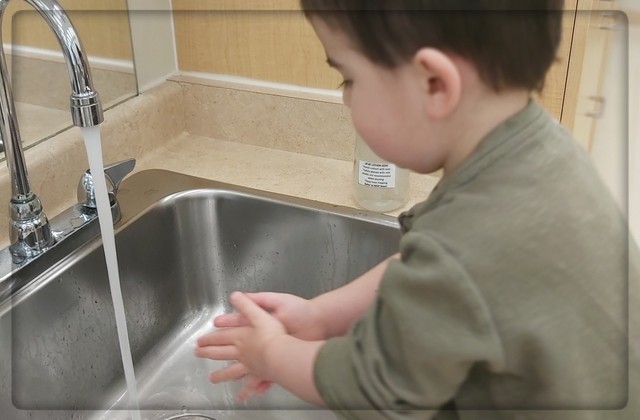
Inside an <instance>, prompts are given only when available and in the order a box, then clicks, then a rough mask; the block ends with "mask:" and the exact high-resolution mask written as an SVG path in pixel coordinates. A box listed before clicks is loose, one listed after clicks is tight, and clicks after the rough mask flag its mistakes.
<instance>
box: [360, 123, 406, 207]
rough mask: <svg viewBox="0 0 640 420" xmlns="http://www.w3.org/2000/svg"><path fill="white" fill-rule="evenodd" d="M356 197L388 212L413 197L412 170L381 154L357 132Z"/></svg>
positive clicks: (364, 204)
mask: <svg viewBox="0 0 640 420" xmlns="http://www.w3.org/2000/svg"><path fill="white" fill-rule="evenodd" d="M353 197H354V199H355V200H356V203H357V204H358V205H359V206H361V207H362V208H364V209H367V210H373V211H378V212H387V211H391V210H395V209H397V208H400V207H402V206H403V205H405V204H406V203H407V201H408V200H409V170H407V169H402V168H399V167H397V166H396V165H394V164H393V163H389V162H387V161H385V160H383V159H381V158H379V157H378V156H377V155H376V154H375V153H374V152H373V151H372V150H371V149H370V148H369V146H367V143H365V142H364V140H362V138H361V137H360V136H359V135H357V134H356V146H355V157H354V162H353Z"/></svg>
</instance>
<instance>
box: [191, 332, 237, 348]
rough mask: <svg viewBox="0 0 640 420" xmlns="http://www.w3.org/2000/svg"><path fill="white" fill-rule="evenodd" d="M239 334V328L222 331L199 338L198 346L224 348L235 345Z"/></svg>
mask: <svg viewBox="0 0 640 420" xmlns="http://www.w3.org/2000/svg"><path fill="white" fill-rule="evenodd" d="M238 332H239V328H228V329H220V330H216V331H213V332H210V333H207V334H204V335H202V336H200V337H199V338H198V340H197V341H196V345H197V346H198V347H206V346H224V345H227V344H233V343H234V341H235V339H236V337H237V335H238Z"/></svg>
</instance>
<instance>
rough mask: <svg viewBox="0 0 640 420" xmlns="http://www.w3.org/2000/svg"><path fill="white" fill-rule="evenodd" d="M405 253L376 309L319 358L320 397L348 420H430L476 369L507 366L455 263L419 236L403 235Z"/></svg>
mask: <svg viewBox="0 0 640 420" xmlns="http://www.w3.org/2000/svg"><path fill="white" fill-rule="evenodd" d="M400 251H401V259H400V260H399V261H395V262H392V263H391V264H390V265H389V267H388V269H387V271H386V272H385V273H384V275H383V279H382V282H381V284H380V290H379V293H378V298H377V299H376V302H375V303H374V305H373V306H372V307H371V308H370V310H369V311H368V312H367V313H366V314H365V316H364V317H363V318H362V319H361V320H359V321H358V322H357V323H356V325H355V326H354V327H353V328H352V330H351V331H350V332H349V334H348V335H346V336H345V337H340V338H335V339H331V340H329V341H327V343H326V344H325V345H324V346H323V348H322V349H321V350H320V352H319V354H318V357H317V359H316V362H315V365H314V380H315V384H316V386H317V388H318V392H319V393H320V395H321V396H322V398H323V399H324V401H325V402H326V403H327V405H328V406H329V407H331V408H332V409H333V410H335V411H336V412H338V413H339V415H340V416H342V417H343V418H350V419H375V418H390V419H410V418H420V419H429V418H432V417H433V416H434V415H435V414H436V413H437V411H438V409H439V408H440V407H442V406H444V405H445V404H447V403H448V402H450V401H451V400H452V399H453V398H454V397H455V395H456V393H457V390H458V389H459V387H460V386H461V384H462V383H463V382H464V381H465V379H466V377H467V375H468V373H469V370H470V369H471V368H472V367H473V366H474V365H475V364H478V363H485V364H486V365H487V366H492V367H493V368H496V369H499V367H500V366H501V365H503V361H502V359H503V354H502V347H501V345H500V342H499V339H498V336H497V333H496V330H495V326H494V324H493V322H492V321H491V317H490V313H489V311H488V309H487V307H486V304H485V302H484V301H483V299H482V296H481V295H480V293H479V291H478V290H477V288H476V286H475V285H474V283H473V281H472V279H470V278H469V276H468V275H467V273H466V272H465V270H464V269H463V268H462V267H461V266H460V265H459V264H458V262H457V261H456V260H455V258H453V256H452V255H450V253H448V252H447V251H446V250H445V248H444V247H443V246H442V245H440V244H439V243H438V242H437V241H435V240H434V239H433V238H431V237H429V236H428V235H425V234H421V233H411V232H409V233H406V234H405V235H404V236H403V238H402V241H401V244H400ZM371 410H374V411H371Z"/></svg>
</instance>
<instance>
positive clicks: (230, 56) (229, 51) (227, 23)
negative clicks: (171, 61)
mask: <svg viewBox="0 0 640 420" xmlns="http://www.w3.org/2000/svg"><path fill="white" fill-rule="evenodd" d="M173 4H174V8H175V11H174V24H175V30H176V48H177V52H178V65H179V68H180V70H183V71H196V72H205V73H221V74H231V75H236V76H245V77H250V78H254V79H259V80H269V81H275V82H283V83H291V84H297V85H302V86H312V87H322V88H335V87H336V86H338V84H339V83H340V81H341V79H340V76H339V75H338V73H337V72H336V71H335V70H332V69H330V68H329V67H328V66H326V65H325V64H324V62H325V59H326V56H325V52H324V48H323V47H322V44H321V43H320V41H318V39H317V38H316V36H315V34H314V33H313V30H312V29H311V26H310V25H309V24H308V22H307V21H306V20H305V18H304V16H303V14H302V12H301V11H300V9H299V7H298V6H297V2H292V1H264V2H260V3H259V4H260V8H254V9H249V8H248V6H247V4H245V2H229V1H220V0H214V1H206V2H204V1H195V0H174V2H173ZM227 6H234V7H235V8H234V7H227ZM286 6H295V7H294V8H293V10H291V9H292V7H288V8H287V7H286ZM260 9H261V10H260ZM269 9H270V10H269Z"/></svg>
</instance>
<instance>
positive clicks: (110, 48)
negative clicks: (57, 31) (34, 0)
mask: <svg viewBox="0 0 640 420" xmlns="http://www.w3.org/2000/svg"><path fill="white" fill-rule="evenodd" d="M59 2H60V4H61V5H62V7H63V8H64V9H65V10H66V11H67V12H68V13H69V17H70V19H71V21H72V22H73V25H74V26H75V27H76V30H77V31H78V34H79V36H80V40H81V41H82V44H83V46H84V47H85V49H86V51H87V54H89V55H94V56H99V57H105V58H114V59H123V60H131V58H132V53H131V35H130V30H129V18H128V16H127V12H126V10H127V4H126V0H101V1H95V0H59ZM2 39H3V41H4V42H10V43H12V44H15V45H24V46H29V47H37V48H45V49H51V50H56V51H58V50H59V49H60V47H59V45H58V41H57V40H56V38H55V36H54V35H53V33H52V32H51V29H50V28H49V26H48V25H47V24H46V23H45V22H44V20H43V19H42V18H41V17H40V16H39V15H38V13H37V12H35V11H34V9H33V8H32V7H31V6H30V5H28V4H27V3H26V2H23V1H17V0H14V1H11V2H9V5H8V6H7V11H6V16H5V17H4V19H3V31H2Z"/></svg>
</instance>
